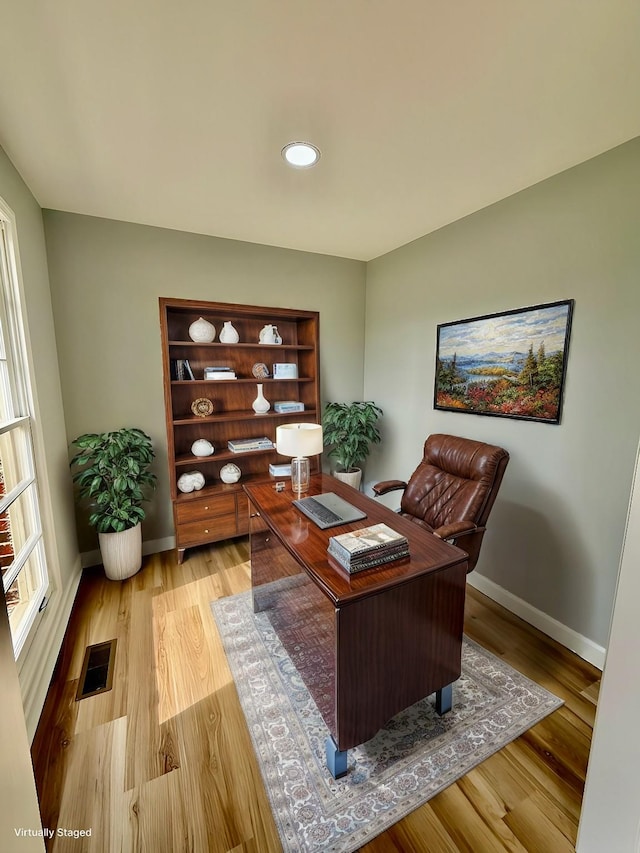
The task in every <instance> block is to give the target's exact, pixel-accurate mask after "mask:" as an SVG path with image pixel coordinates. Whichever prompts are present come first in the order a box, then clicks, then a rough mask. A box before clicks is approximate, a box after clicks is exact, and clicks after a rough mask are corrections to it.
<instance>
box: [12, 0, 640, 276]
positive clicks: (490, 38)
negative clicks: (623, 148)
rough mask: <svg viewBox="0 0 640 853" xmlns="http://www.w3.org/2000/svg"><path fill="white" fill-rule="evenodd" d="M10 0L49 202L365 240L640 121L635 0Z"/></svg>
mask: <svg viewBox="0 0 640 853" xmlns="http://www.w3.org/2000/svg"><path fill="white" fill-rule="evenodd" d="M2 6H3V8H2V17H1V23H0V74H1V80H0V83H1V85H0V145H1V146H2V147H3V148H4V150H5V151H6V153H7V154H8V156H9V157H10V158H11V160H12V162H13V163H14V165H15V166H16V168H17V169H18V171H19V172H20V174H21V175H22V177H23V178H24V180H25V182H26V183H27V185H28V186H29V188H30V189H31V191H32V193H33V194H34V196H35V198H36V199H37V201H38V203H39V204H40V206H41V207H43V208H54V209H58V210H64V211H71V212H75V213H83V214H89V215H92V216H100V217H107V218H111V219H121V220H127V221H130V222H137V223H146V224H149V225H158V226H164V227H167V228H173V229H180V230H184V231H192V232H196V233H202V234H212V235H217V236H220V237H227V238H234V239H239V240H247V241H251V242H256V243H266V244H270V245H278V246H284V247H288V248H294V249H303V250H308V251H313V252H321V253H325V254H333V255H339V256H343V257H349V258H357V259H362V260H369V259H371V258H374V257H376V256H378V255H381V254H384V253H385V252H388V251H390V250H391V249H394V248H396V247H398V246H401V245H403V244H405V243H407V242H409V241H411V240H413V239H415V238H417V237H420V236H421V235H423V234H426V233H428V232H430V231H433V230H435V229H437V228H440V227H441V226H443V225H446V224H447V223H449V222H452V221H454V220H456V219H459V218H461V217H463V216H466V215H467V214H469V213H472V212H474V211H476V210H479V209H480V208H483V207H486V206H487V205H489V204H492V203H493V202H495V201H498V200H499V199H502V198H505V197H506V196H509V195H511V194H513V193H515V192H517V191H519V190H521V189H524V188H525V187H528V186H531V185H532V184H534V183H537V182H538V181H540V180H543V179H544V178H547V177H549V176H551V175H554V174H557V173H558V172H561V171H563V170H564V169H567V168H569V167H571V166H573V165H575V164H577V163H580V162H583V161H584V160H587V159H589V158H591V157H593V156H595V155H597V154H600V153H601V152H603V151H606V150H608V149H610V148H613V147H614V146H616V145H618V144H620V143H622V142H625V141H627V140H629V139H632V138H634V137H636V136H638V135H640V93H639V87H638V81H639V80H640V3H638V2H637V0H537V2H534V3H532V2H527V3H525V2H523V0H484V2H478V0H457V1H456V2H453V0H322V2H310V0H235V2H234V0H226V2H221V0H206V2H205V0H182V2H180V3H177V2H175V0H106V2H105V0H100V2H98V0H57V2H55V3H53V2H51V1H50V0H19V2H11V0H5V2H3V4H2ZM292 139H309V140H311V141H312V142H313V143H315V144H316V145H317V146H319V148H320V149H321V151H322V158H321V160H320V163H319V165H318V166H317V167H316V168H315V169H312V170H292V169H290V168H289V167H287V166H286V165H285V164H284V161H283V160H282V158H281V156H280V150H281V148H282V146H283V145H284V144H285V143H286V142H289V141H290V140H292Z"/></svg>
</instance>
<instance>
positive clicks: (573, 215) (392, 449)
mask: <svg viewBox="0 0 640 853" xmlns="http://www.w3.org/2000/svg"><path fill="white" fill-rule="evenodd" d="M639 222H640V140H634V141H633V142H630V143H628V144H626V145H623V146H621V147H619V148H617V149H614V150H613V151H610V152H608V153H606V154H604V155H602V156H600V157H597V158H595V159H593V160H591V161H589V162H587V163H585V164H583V165H580V166H578V167H576V168H573V169H570V170H568V171H566V172H564V173H562V174H560V175H558V176H556V177H554V178H551V179H549V180H547V181H544V182H543V183H540V184H538V185H536V186H534V187H532V188H530V189H528V190H525V191H523V192H521V193H518V194H517V195H515V196H512V197H511V198H508V199H506V200H505V201H502V202H500V203H498V204H495V205H493V206H491V207H489V208H486V209H485V210H482V211H480V212H478V213H476V214H474V215H473V216H469V217H467V218H465V219H463V220H461V221H459V222H456V223H454V224H452V225H450V226H448V227H446V228H443V229H441V230H439V231H437V232H435V233H433V234H430V235H428V236H425V237H423V238H421V239H420V240H417V241H415V242H413V243H411V244H409V245H407V246H404V247H402V248H400V249H397V250H396V251H394V252H391V253H389V254H387V255H384V256H382V257H380V258H378V259H376V260H374V261H372V262H370V263H369V264H368V266H367V308H366V356H365V397H367V398H371V399H374V400H376V401H377V402H378V403H379V404H380V405H381V406H382V407H383V408H384V410H385V417H384V426H383V431H384V444H383V446H382V448H381V449H380V450H379V451H376V452H375V454H374V455H373V457H372V458H371V460H370V464H369V466H368V471H367V479H368V480H369V481H370V482H371V481H375V480H378V479H386V478H389V477H400V478H406V477H408V476H409V475H410V474H411V472H412V471H413V469H414V468H415V466H416V464H417V462H418V461H419V459H420V458H421V455H422V451H421V449H422V443H423V441H424V439H425V438H426V436H427V435H429V434H430V433H432V432H449V433H453V434H456V435H463V436H468V437H470V438H476V439H480V440H484V441H488V442H492V443H495V444H499V445H502V446H504V447H505V448H507V449H508V450H509V452H510V454H511V461H510V464H509V467H508V469H507V473H506V476H505V480H504V483H503V486H502V490H501V493H500V497H499V499H498V503H497V504H496V506H495V508H494V511H493V515H492V517H491V519H490V524H489V527H490V529H489V532H488V534H487V536H486V537H485V543H484V545H483V553H482V556H481V558H480V562H479V564H478V569H477V570H476V571H477V572H479V573H481V574H483V575H484V576H485V577H486V578H488V579H489V580H490V581H493V582H494V583H495V584H497V585H498V586H499V587H502V588H503V589H505V590H506V591H508V593H510V594H512V595H513V596H516V597H517V598H519V599H522V600H523V601H524V602H527V603H528V605H530V606H531V607H533V608H537V609H538V610H540V611H542V612H543V613H545V614H547V615H548V616H549V617H551V618H552V619H556V620H558V621H559V622H560V623H562V624H563V625H566V626H568V627H569V628H570V629H572V630H573V631H576V632H578V633H579V634H581V635H583V636H585V637H587V638H589V639H590V640H592V641H593V642H594V643H598V644H601V645H603V646H605V645H606V642H607V636H608V630H609V620H610V616H611V609H612V603H613V598H614V593H615V585H616V578H617V573H618V564H619V558H620V551H621V545H622V535H623V529H624V523H625V517H626V512H627V505H628V501H629V493H630V485H631V476H632V471H633V465H634V459H635V453H636V447H637V443H638V434H639V427H640V395H639V394H638V375H637V371H638V364H640V335H639V334H638V317H639V316H640V286H639V285H638V272H639V270H640V239H639V238H638V223H639ZM570 298H571V299H575V310H574V316H573V331H572V334H571V343H570V351H569V359H568V366H567V375H566V377H567V378H566V385H565V396H564V411H563V418H562V423H561V424H560V425H558V426H554V425H550V424H539V423H529V422H525V421H516V420H509V419H505V418H495V417H482V416H473V415H468V414H459V413H450V412H439V411H435V410H434V409H433V404H432V401H433V381H434V366H435V341H436V326H437V324H438V323H445V322H449V321H453V320H458V319H464V318H468V317H475V316H480V315H483V314H488V313H492V312H497V311H505V310H509V309H513V308H521V307H525V306H527V305H536V304H539V303H544V302H551V301H555V300H560V299H570ZM396 500H397V499H396Z"/></svg>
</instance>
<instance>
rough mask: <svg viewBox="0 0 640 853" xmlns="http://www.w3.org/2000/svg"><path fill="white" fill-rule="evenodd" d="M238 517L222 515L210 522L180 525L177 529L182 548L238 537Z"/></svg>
mask: <svg viewBox="0 0 640 853" xmlns="http://www.w3.org/2000/svg"><path fill="white" fill-rule="evenodd" d="M237 532H238V531H237V527H236V516H235V513H234V514H233V515H221V516H218V517H217V518H210V519H209V520H208V521H207V520H203V521H190V522H187V523H185V524H180V525H179V526H178V529H177V534H178V542H179V545H180V547H185V546H187V545H189V544H192V545H195V544H196V543H198V542H213V541H217V540H218V539H229V538H230V537H232V536H236V535H237Z"/></svg>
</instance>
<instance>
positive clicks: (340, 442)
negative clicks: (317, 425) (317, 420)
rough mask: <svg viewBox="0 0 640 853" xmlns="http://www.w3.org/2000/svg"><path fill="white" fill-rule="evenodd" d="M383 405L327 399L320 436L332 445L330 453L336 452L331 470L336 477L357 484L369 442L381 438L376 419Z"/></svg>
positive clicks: (369, 445)
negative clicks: (321, 434) (335, 463)
mask: <svg viewBox="0 0 640 853" xmlns="http://www.w3.org/2000/svg"><path fill="white" fill-rule="evenodd" d="M381 415H382V409H381V408H379V407H378V406H376V405H375V403H372V402H371V401H370V400H369V401H366V402H353V403H327V407H326V409H325V410H324V416H323V419H322V430H323V440H324V443H325V445H327V446H331V448H332V449H331V450H330V451H329V456H335V458H336V460H337V462H338V466H339V468H338V469H336V470H335V471H334V472H333V476H334V477H337V479H338V480H342V481H343V482H345V483H349V485H351V486H353V487H354V488H356V489H357V488H359V486H360V480H361V478H362V469H361V467H360V466H361V465H362V463H363V462H364V461H365V459H366V458H367V456H368V455H369V451H370V449H371V445H372V444H377V443H378V442H379V441H380V433H379V431H378V427H377V422H378V419H379V418H380V416H381Z"/></svg>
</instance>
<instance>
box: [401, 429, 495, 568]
mask: <svg viewBox="0 0 640 853" xmlns="http://www.w3.org/2000/svg"><path fill="white" fill-rule="evenodd" d="M508 461H509V454H508V453H507V451H506V450H504V449H503V448H502V447H496V446H495V445H493V444H485V443H484V442H481V441H474V440H473V439H470V438H461V437H459V436H455V435H442V434H435V435H430V436H429V438H427V440H426V441H425V443H424V456H423V459H422V462H421V463H420V464H419V465H418V467H417V468H416V470H415V471H414V472H413V474H412V475H411V479H410V480H409V482H408V484H407V488H406V489H405V491H404V494H403V496H402V502H401V505H400V511H401V512H402V514H403V515H407V516H409V517H413V518H414V519H415V520H419V521H421V522H423V523H425V525H426V526H428V527H430V528H431V529H432V530H437V529H438V528H441V527H445V526H446V525H449V524H453V523H455V522H461V521H469V522H471V523H473V524H475V525H477V526H478V527H484V526H485V524H486V522H487V519H488V517H489V513H490V512H491V508H492V506H493V504H494V502H495V499H496V495H497V493H498V489H499V487H500V483H501V482H502V477H503V475H504V471H505V468H506V467H507V463H508ZM481 540H482V534H480V535H479V537H478V538H477V540H476V541H474V543H471V542H470V540H467V541H466V542H465V543H463V542H462V541H460V542H458V543H456V544H459V545H460V547H461V548H463V549H464V550H468V551H469V571H471V569H472V568H473V567H474V566H475V563H476V561H477V558H478V554H479V551H480V542H481Z"/></svg>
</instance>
